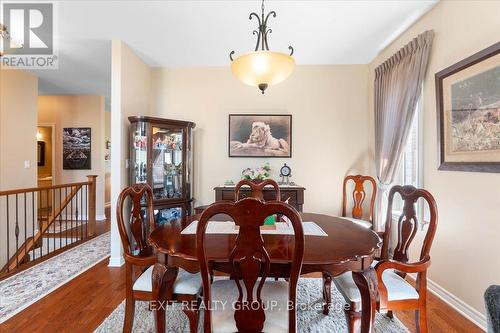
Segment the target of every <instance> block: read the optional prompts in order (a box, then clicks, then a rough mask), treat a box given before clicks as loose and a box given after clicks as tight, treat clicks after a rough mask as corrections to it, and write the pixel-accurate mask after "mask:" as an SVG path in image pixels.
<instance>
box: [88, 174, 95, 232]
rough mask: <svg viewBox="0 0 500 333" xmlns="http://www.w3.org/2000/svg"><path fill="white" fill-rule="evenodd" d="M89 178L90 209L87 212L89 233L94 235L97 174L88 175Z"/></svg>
mask: <svg viewBox="0 0 500 333" xmlns="http://www.w3.org/2000/svg"><path fill="white" fill-rule="evenodd" d="M87 178H88V179H89V181H88V183H89V194H88V202H89V210H88V212H87V223H88V229H87V231H88V235H89V236H94V234H95V218H96V216H95V215H96V213H95V196H96V194H95V191H96V184H95V182H96V178H97V176H96V175H90V176H87Z"/></svg>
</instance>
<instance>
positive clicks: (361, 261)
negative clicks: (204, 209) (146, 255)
mask: <svg viewBox="0 0 500 333" xmlns="http://www.w3.org/2000/svg"><path fill="white" fill-rule="evenodd" d="M300 215H301V217H302V221H304V222H305V221H312V222H315V223H316V224H317V225H319V226H320V227H321V228H322V229H323V230H324V231H325V232H326V233H327V234H328V236H305V252H304V260H303V265H302V271H301V273H302V274H307V273H323V274H325V275H326V276H329V277H333V276H337V275H340V274H342V273H344V272H346V271H352V272H353V278H354V281H355V283H356V285H357V286H358V288H359V290H360V293H361V303H362V320H361V331H362V332H373V325H374V318H375V308H376V295H377V277H376V274H375V271H374V270H373V268H372V267H371V263H372V261H373V260H374V256H375V254H376V251H377V250H378V249H379V248H380V246H381V243H382V241H381V239H380V237H379V236H378V235H377V234H376V233H375V232H374V231H372V230H370V229H367V228H365V227H362V226H360V225H357V224H355V223H353V222H351V221H349V220H346V219H343V218H340V217H334V216H328V215H322V214H313V213H300ZM198 218H199V215H194V216H189V217H184V218H181V219H178V220H175V221H172V222H170V223H166V224H164V225H162V226H160V227H158V228H156V229H155V230H153V232H152V233H151V234H150V236H149V242H150V243H151V244H152V245H153V246H154V247H155V248H156V250H157V256H158V263H159V264H163V265H165V266H166V267H167V269H169V270H176V269H177V268H179V267H180V268H183V269H184V270H186V271H188V272H191V273H196V272H199V270H200V269H199V265H198V260H197V255H196V235H194V234H181V231H182V230H184V228H186V227H187V226H188V225H189V224H190V223H191V222H193V221H195V220H197V219H198ZM211 220H219V221H221V220H229V218H226V217H224V216H215V217H213V218H212V219H211ZM205 237H206V238H205V244H206V245H205V248H206V255H207V258H208V259H209V261H210V264H211V268H212V269H213V270H215V271H220V272H226V273H229V272H230V266H229V264H228V258H229V254H230V252H231V250H232V249H233V247H234V241H235V239H236V235H235V234H207V235H206V236H205ZM262 237H263V239H264V242H265V246H266V250H267V251H268V253H269V257H270V258H271V273H270V274H269V276H274V277H282V278H286V277H287V276H288V275H289V273H290V272H289V269H290V263H291V255H292V252H293V248H294V246H293V242H294V239H293V236H290V235H277V234H263V235H262ZM153 279H154V277H153ZM153 285H161V282H160V281H156V282H155V281H154V282H153ZM328 289H329V288H328ZM328 292H329V290H328ZM324 296H325V297H330V295H329V294H328V295H325V294H324ZM158 317H163V316H158ZM157 320H163V321H164V320H165V318H164V317H163V318H157ZM158 324H159V323H157V325H158ZM164 324H165V323H164V322H163V323H160V326H157V327H165V325H164Z"/></svg>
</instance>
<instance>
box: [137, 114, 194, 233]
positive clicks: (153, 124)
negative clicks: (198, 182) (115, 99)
mask: <svg viewBox="0 0 500 333" xmlns="http://www.w3.org/2000/svg"><path fill="white" fill-rule="evenodd" d="M128 119H129V121H130V143H131V144H130V159H129V162H130V163H129V169H130V183H131V184H136V183H146V184H149V186H151V188H152V190H153V207H154V214H155V221H156V223H157V224H158V225H161V224H164V223H167V222H170V221H171V220H174V219H177V218H179V217H182V216H186V215H190V214H191V210H192V207H191V205H192V202H193V197H192V193H193V172H192V170H193V149H192V144H193V128H194V127H195V124H194V123H192V122H189V121H180V120H171V119H162V118H155V117H147V116H133V117H129V118H128Z"/></svg>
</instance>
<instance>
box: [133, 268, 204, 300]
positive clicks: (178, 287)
mask: <svg viewBox="0 0 500 333" xmlns="http://www.w3.org/2000/svg"><path fill="white" fill-rule="evenodd" d="M152 274H153V266H150V267H149V268H148V269H147V270H146V271H145V272H144V273H142V274H141V276H139V278H138V279H137V280H135V283H134V286H133V289H134V290H135V291H148V292H152V291H153V284H152V280H151V276H152ZM201 286H202V282H201V275H200V273H196V274H191V273H189V272H186V271H185V270H183V269H182V268H179V273H178V274H177V279H176V280H175V284H174V290H173V293H174V294H183V295H196V294H198V293H199V292H200V291H201Z"/></svg>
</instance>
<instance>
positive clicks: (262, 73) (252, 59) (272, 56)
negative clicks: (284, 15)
mask: <svg viewBox="0 0 500 333" xmlns="http://www.w3.org/2000/svg"><path fill="white" fill-rule="evenodd" d="M261 8H262V13H261V16H260V17H259V15H258V14H256V13H251V14H250V16H249V19H250V20H251V19H252V17H255V18H256V19H257V21H258V23H259V27H258V30H254V31H253V34H254V35H257V45H255V50H254V52H250V53H247V54H244V55H242V56H239V57H238V58H236V59H233V54H234V51H231V53H230V54H229V58H230V59H231V61H232V63H231V70H232V72H233V74H234V75H235V76H236V77H237V78H238V79H239V80H240V81H241V82H243V83H245V84H248V85H250V86H255V87H258V88H259V89H260V90H261V91H262V94H264V91H265V90H266V88H267V87H268V86H270V85H273V84H278V83H280V82H282V81H284V80H286V79H287V78H288V77H289V76H290V74H292V72H293V69H294V68H295V60H294V59H293V58H292V54H293V47H291V46H289V47H288V49H289V50H290V54H285V53H281V52H273V51H269V45H268V43H267V35H268V34H269V33H271V32H272V30H271V29H268V28H267V20H268V19H269V17H270V16H273V17H276V12H275V11H270V12H269V13H267V15H265V13H264V0H262V7H261Z"/></svg>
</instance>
